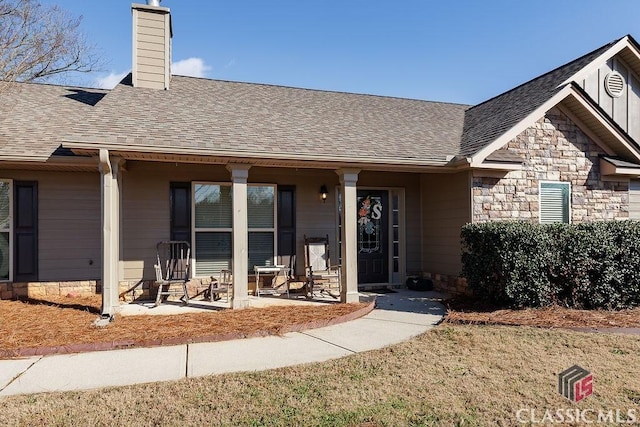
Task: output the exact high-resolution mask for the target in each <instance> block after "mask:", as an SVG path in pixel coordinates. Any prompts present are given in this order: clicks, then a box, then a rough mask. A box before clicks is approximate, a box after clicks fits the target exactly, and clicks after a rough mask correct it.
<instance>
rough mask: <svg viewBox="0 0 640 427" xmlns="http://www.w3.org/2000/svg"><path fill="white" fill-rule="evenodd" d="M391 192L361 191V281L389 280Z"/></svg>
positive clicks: (359, 227)
mask: <svg viewBox="0 0 640 427" xmlns="http://www.w3.org/2000/svg"><path fill="white" fill-rule="evenodd" d="M388 240H389V193H388V191H386V190H358V284H367V283H388V282H389V244H388Z"/></svg>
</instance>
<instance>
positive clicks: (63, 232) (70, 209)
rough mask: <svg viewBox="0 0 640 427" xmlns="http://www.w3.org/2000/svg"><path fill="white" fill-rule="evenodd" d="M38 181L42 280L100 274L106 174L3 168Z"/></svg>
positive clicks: (4, 173)
mask: <svg viewBox="0 0 640 427" xmlns="http://www.w3.org/2000/svg"><path fill="white" fill-rule="evenodd" d="M0 176H1V177H3V178H12V179H15V180H24V181H37V182H38V280H39V281H43V282H46V281H71V280H96V279H99V278H100V271H101V268H100V265H101V226H100V213H101V208H100V175H99V174H98V172H97V171H96V172H95V173H88V172H43V171H0Z"/></svg>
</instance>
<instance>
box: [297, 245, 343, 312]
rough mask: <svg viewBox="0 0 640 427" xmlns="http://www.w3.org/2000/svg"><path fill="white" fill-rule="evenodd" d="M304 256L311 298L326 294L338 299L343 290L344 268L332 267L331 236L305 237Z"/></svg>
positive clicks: (307, 284)
mask: <svg viewBox="0 0 640 427" xmlns="http://www.w3.org/2000/svg"><path fill="white" fill-rule="evenodd" d="M304 256H305V258H304V264H305V267H304V270H305V276H306V278H305V285H306V286H307V290H308V293H309V296H310V297H312V298H313V296H314V294H326V295H329V296H331V297H332V298H336V299H337V298H338V297H339V295H340V292H341V289H342V268H341V266H339V265H331V258H330V256H329V235H327V236H325V237H307V236H304Z"/></svg>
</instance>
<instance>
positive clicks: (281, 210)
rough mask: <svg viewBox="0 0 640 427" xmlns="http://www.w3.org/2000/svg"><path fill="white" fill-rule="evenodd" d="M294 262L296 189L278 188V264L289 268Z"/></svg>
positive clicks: (283, 186)
mask: <svg viewBox="0 0 640 427" xmlns="http://www.w3.org/2000/svg"><path fill="white" fill-rule="evenodd" d="M295 261H296V188H295V187H293V186H285V185H280V186H278V264H280V265H286V266H287V267H290V268H291V274H295V267H296V266H295Z"/></svg>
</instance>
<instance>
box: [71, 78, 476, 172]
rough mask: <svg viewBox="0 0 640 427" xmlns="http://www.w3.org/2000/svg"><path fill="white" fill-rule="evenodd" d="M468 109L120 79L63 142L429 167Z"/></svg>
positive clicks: (456, 137)
mask: <svg viewBox="0 0 640 427" xmlns="http://www.w3.org/2000/svg"><path fill="white" fill-rule="evenodd" d="M467 108H468V106H466V105H459V104H448V103H439V102H427V101H417V100H410V99H399V98H389V97H381V96H371V95H357V94H350V93H338V92H326V91H318V90H307V89H295V88H289V87H281V86H271V85H263V84H250V83H236V82H228V81H218V80H207V79H199V78H192V77H181V76H173V78H172V80H171V87H170V89H169V90H167V91H161V90H151V89H142V88H134V87H132V86H131V85H130V79H128V78H126V79H125V80H124V81H123V82H122V83H121V84H119V85H118V86H117V87H116V88H115V89H114V90H112V91H111V92H110V93H109V94H108V95H107V96H106V97H105V98H104V99H103V100H102V101H101V102H100V103H99V104H98V105H97V107H96V108H95V110H94V111H93V114H91V115H90V116H89V117H90V118H89V119H88V120H86V121H84V123H81V124H79V126H77V127H76V128H75V132H74V134H75V135H73V134H72V135H70V139H72V140H73V139H76V140H77V139H78V137H79V139H80V140H82V141H88V142H92V141H95V142H106V143H109V144H121V145H125V146H151V147H153V146H155V147H171V148H177V149H180V148H197V149H206V150H210V151H211V153H212V154H224V153H225V152H242V153H246V154H247V155H248V156H251V155H260V156H264V157H269V155H275V154H286V155H287V156H290V157H291V158H296V156H304V155H313V156H331V157H345V158H360V159H372V160H374V161H375V160H379V159H384V158H393V159H403V158H411V159H418V160H422V161H424V162H425V163H429V161H430V160H431V159H440V160H441V161H442V160H443V159H444V158H445V157H446V156H447V155H451V154H452V153H455V152H456V151H457V149H458V146H459V141H460V135H461V134H462V123H463V117H464V111H465V110H466V109H467Z"/></svg>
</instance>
